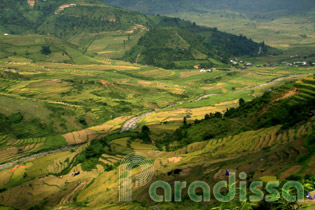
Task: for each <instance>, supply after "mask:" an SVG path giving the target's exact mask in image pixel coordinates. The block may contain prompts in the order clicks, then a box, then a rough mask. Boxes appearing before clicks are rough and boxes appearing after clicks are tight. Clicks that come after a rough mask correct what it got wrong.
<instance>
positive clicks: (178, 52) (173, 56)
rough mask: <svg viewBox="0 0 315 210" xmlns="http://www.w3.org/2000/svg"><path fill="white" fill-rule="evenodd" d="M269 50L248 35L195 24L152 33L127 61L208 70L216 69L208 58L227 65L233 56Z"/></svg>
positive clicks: (256, 53) (144, 38)
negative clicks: (247, 36)
mask: <svg viewBox="0 0 315 210" xmlns="http://www.w3.org/2000/svg"><path fill="white" fill-rule="evenodd" d="M259 49H261V51H260V50H259ZM267 50H268V47H267V46H265V45H264V44H263V43H261V44H258V43H255V42H253V41H251V40H249V39H247V38H246V37H244V36H235V35H230V34H227V33H223V32H219V31H217V30H216V29H215V28H212V29H211V28H203V27H199V26H196V25H194V24H191V25H190V26H185V27H163V28H154V29H152V30H150V31H149V32H148V33H147V34H145V35H144V36H143V37H142V38H140V40H139V42H138V45H137V46H135V47H134V48H132V49H131V50H130V51H129V52H127V53H126V56H125V59H126V60H128V61H131V62H138V63H142V64H149V65H155V66H160V67H163V68H193V67H194V65H199V64H201V66H200V67H205V68H208V67H213V66H214V64H213V63H212V62H211V61H210V60H208V58H212V59H215V60H217V61H219V62H223V63H227V62H228V58H229V57H231V56H242V55H249V56H254V55H258V53H259V51H260V52H261V54H265V53H266V52H267ZM182 61H186V62H184V63H183V62H182ZM191 61H195V62H191Z"/></svg>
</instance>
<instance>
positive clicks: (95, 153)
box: [75, 125, 152, 171]
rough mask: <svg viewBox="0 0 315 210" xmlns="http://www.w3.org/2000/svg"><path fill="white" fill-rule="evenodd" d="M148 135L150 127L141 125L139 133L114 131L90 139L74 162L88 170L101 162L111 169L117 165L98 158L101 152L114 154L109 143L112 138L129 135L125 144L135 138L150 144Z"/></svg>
mask: <svg viewBox="0 0 315 210" xmlns="http://www.w3.org/2000/svg"><path fill="white" fill-rule="evenodd" d="M150 135H151V131H150V128H149V127H148V126H146V125H144V126H142V128H141V132H140V133H139V132H128V131H127V132H124V133H114V134H111V135H108V136H106V137H102V138H100V139H94V140H92V142H91V144H90V145H89V146H88V147H87V148H86V150H84V151H83V152H81V153H80V154H79V155H78V157H77V158H76V163H75V164H78V163H81V164H82V169H83V170H86V171H90V170H92V169H94V168H96V165H97V164H102V165H103V166H104V167H105V170H108V171H109V170H112V169H114V168H115V167H116V166H117V165H104V164H103V163H101V162H100V161H99V158H100V157H101V156H102V154H105V153H106V154H115V151H113V149H112V147H111V144H110V143H111V141H112V140H114V139H119V138H124V137H129V141H128V142H127V145H129V146H130V144H131V142H132V141H135V140H136V139H140V140H142V142H143V143H145V144H150V143H152V141H151V138H150Z"/></svg>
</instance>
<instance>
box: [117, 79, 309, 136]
mask: <svg viewBox="0 0 315 210" xmlns="http://www.w3.org/2000/svg"><path fill="white" fill-rule="evenodd" d="M307 75H309V74H296V75H290V76H287V77H280V78H277V79H275V80H272V81H270V82H266V83H263V84H260V85H257V86H254V87H249V88H244V89H242V90H238V91H233V92H230V94H232V93H240V92H244V91H248V90H253V89H257V88H261V87H264V86H267V85H271V84H274V83H277V82H280V81H282V80H285V79H291V78H292V79H293V78H297V77H304V76H307ZM216 95H223V94H222V93H221V94H206V95H203V96H200V97H199V98H197V99H195V100H191V101H184V102H179V103H176V104H173V105H169V106H166V107H164V108H161V109H158V110H155V111H149V112H145V113H143V114H140V115H137V116H135V117H133V118H131V119H129V120H127V121H126V122H125V123H124V125H123V126H122V128H121V131H120V132H124V131H128V130H132V129H135V128H137V124H138V122H139V121H140V120H142V119H143V118H145V117H146V116H148V115H150V114H153V113H156V112H157V111H161V110H164V109H167V108H172V107H175V106H178V105H182V104H188V103H193V102H197V101H200V100H202V99H206V98H209V97H211V96H216Z"/></svg>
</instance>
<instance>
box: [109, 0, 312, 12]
mask: <svg viewBox="0 0 315 210" xmlns="http://www.w3.org/2000/svg"><path fill="white" fill-rule="evenodd" d="M104 2H106V3H108V4H110V5H113V6H118V7H123V8H127V9H132V10H137V11H141V12H146V13H160V14H174V13H176V12H183V11H189V12H201V13H202V11H205V10H209V9H228V10H233V11H238V12H245V13H249V14H251V13H256V14H257V13H258V12H275V13H276V12H279V11H281V12H283V14H286V15H288V14H292V13H301V12H303V13H304V12H305V11H309V10H311V9H313V8H315V2H314V1H312V0H302V1H295V0H277V1H272V0H263V1H261V0H251V1H249V0H224V1H222V0H210V1H209V0H196V1H193V2H192V1H187V0H175V1H166V0H155V1H140V0H131V1H130V0H128V1H127V0H104Z"/></svg>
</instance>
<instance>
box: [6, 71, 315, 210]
mask: <svg viewBox="0 0 315 210" xmlns="http://www.w3.org/2000/svg"><path fill="white" fill-rule="evenodd" d="M314 81H315V80H314V77H313V76H311V77H307V78H305V79H303V80H300V81H298V82H296V83H290V84H289V85H285V86H282V87H281V88H279V89H276V90H275V91H274V92H273V93H272V96H273V97H272V100H267V101H266V103H267V104H263V105H262V106H261V107H258V104H256V105H255V101H256V102H257V101H261V100H264V99H266V96H264V97H261V98H257V99H256V100H254V101H253V102H250V103H245V104H243V105H242V106H241V107H239V108H237V109H236V110H235V114H236V115H237V116H238V117H240V120H242V119H244V118H245V119H248V118H251V119H252V116H251V113H250V114H249V116H246V115H244V113H243V111H242V109H244V107H248V106H250V107H252V108H253V109H252V111H253V112H255V113H256V115H257V113H258V116H264V117H263V118H262V119H265V120H267V121H268V119H272V115H273V114H275V113H274V109H276V110H277V109H278V108H277V107H278V106H279V104H281V103H284V101H290V103H292V104H298V105H300V106H302V105H303V107H302V109H305V112H304V111H302V112H299V113H296V114H297V115H298V116H300V117H297V116H296V117H295V119H292V120H293V121H294V122H293V121H292V124H289V125H285V124H283V123H282V122H274V124H270V125H268V124H266V126H264V127H261V128H251V129H250V130H248V131H240V132H238V133H231V134H226V133H225V132H222V135H221V137H218V138H216V137H214V138H210V137H209V138H208V139H206V140H204V141H201V142H195V143H193V144H189V143H188V144H187V145H185V146H182V147H181V148H179V149H176V144H175V143H173V144H172V147H168V148H169V149H170V150H168V151H166V150H163V151H157V148H156V147H155V146H154V145H152V144H143V143H142V142H141V141H140V139H137V138H141V137H139V136H138V137H137V132H127V133H122V134H112V135H108V136H107V137H106V138H100V139H99V140H95V141H93V142H92V143H91V144H90V145H82V146H79V147H76V148H74V149H73V150H72V151H64V152H60V153H55V154H50V155H47V156H44V157H38V158H35V159H33V160H28V161H25V162H20V163H19V164H18V166H24V167H17V166H15V167H13V166H12V167H9V168H7V169H3V170H1V171H0V173H1V176H2V177H3V179H2V183H1V186H2V192H1V193H0V198H1V199H0V203H1V204H2V205H4V206H11V207H15V208H18V209H28V208H30V207H32V206H37V207H36V208H39V209H45V207H48V206H49V207H50V208H51V207H55V209H100V208H106V209H135V208H136V209H146V208H149V207H150V206H153V205H157V206H158V207H159V208H160V209H169V208H175V209H176V208H180V207H183V206H185V208H188V209H189V208H191V209H196V208H202V206H203V205H207V207H208V208H211V207H215V206H218V205H220V204H217V203H216V202H215V201H213V202H210V203H208V204H198V203H193V202H190V201H189V200H188V199H186V197H187V196H186V197H185V196H184V197H185V199H184V200H183V202H182V203H162V204H154V203H153V202H151V201H150V198H149V196H148V193H147V191H148V187H149V185H146V186H144V187H142V188H140V189H139V188H138V189H137V190H135V191H134V192H135V193H134V195H133V196H134V197H133V199H134V201H135V202H131V203H121V202H118V191H117V187H118V185H119V172H118V168H117V166H118V165H117V164H118V163H119V162H118V161H119V160H121V159H122V158H123V157H124V155H126V154H128V153H130V152H132V151H138V152H142V153H144V154H146V155H147V156H149V157H150V158H151V159H152V160H153V161H154V167H155V173H154V178H153V180H152V181H154V180H163V181H167V182H169V183H172V182H173V181H176V180H186V181H188V182H189V183H190V182H192V181H196V180H203V181H206V182H207V183H209V184H210V185H212V184H214V183H216V182H217V181H220V180H223V179H225V178H224V177H225V172H226V170H228V171H230V172H233V171H235V172H237V173H239V172H246V173H247V174H248V181H253V180H259V179H261V180H263V181H264V182H267V181H268V180H284V179H286V178H288V179H292V177H293V176H291V177H289V176H290V175H293V174H294V175H296V177H295V179H296V178H298V176H304V175H308V174H310V175H311V174H314V151H315V150H314V148H313V147H314V142H313V141H314V139H315V138H314V129H315V121H314V117H313V116H311V115H309V112H308V111H307V110H309V108H310V107H309V106H307V104H309V103H311V104H313V102H314V98H315V97H314ZM295 88H297V89H298V91H295V94H292V93H291V92H290V91H291V90H294V89H295ZM288 93H290V94H288ZM304 106H305V107H304ZM226 115H227V116H226V117H224V118H222V116H221V117H219V116H216V117H215V118H216V120H217V121H224V119H225V118H227V119H228V118H230V117H229V115H231V113H230V114H226ZM284 117H285V118H287V117H290V116H287V115H284ZM211 119H212V120H213V119H214V118H211ZM211 119H205V120H203V122H207V121H209V120H211ZM235 120H237V119H235ZM252 120H257V119H252ZM242 121H244V120H242ZM203 122H201V123H197V124H196V125H190V128H193V127H197V126H200V125H203ZM288 122H290V120H288ZM186 126H187V125H186ZM184 127H185V126H184ZM152 128H153V127H152ZM202 130H205V131H206V130H208V131H209V130H210V131H211V130H212V128H210V127H209V126H205V127H204V128H203V129H202ZM202 130H201V131H202ZM128 139H129V140H128ZM180 141H182V140H180ZM128 142H129V143H128ZM101 145H103V149H104V150H103V151H101V150H99V149H97V148H100V146H101ZM177 146H178V145H177ZM160 148H161V147H160ZM162 148H163V147H162ZM173 149H174V150H173ZM87 154H89V156H87ZM83 157H85V158H87V159H86V160H82V158H83ZM82 161H83V162H82ZM93 164H95V166H94V167H95V168H93V167H92V168H89V167H90V166H93ZM12 169H13V170H12ZM174 169H181V170H182V171H181V172H180V173H179V174H177V175H176V174H173V173H169V172H171V171H172V170H174ZM135 170H136V169H135ZM77 171H80V172H81V173H80V174H79V175H77V176H72V175H71V174H72V173H74V172H77ZM135 173H137V172H136V171H135ZM309 177H310V176H308V177H307V179H310V178H309ZM298 179H299V178H298ZM307 179H306V180H307ZM16 192H19V193H16ZM12 195H14V196H12ZM184 195H186V194H185V193H184ZM21 200H22V201H23V203H22V202H20V201H21ZM228 205H232V204H231V203H229V204H228ZM233 205H239V204H238V203H237V202H236V203H233ZM261 205H263V204H261Z"/></svg>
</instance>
